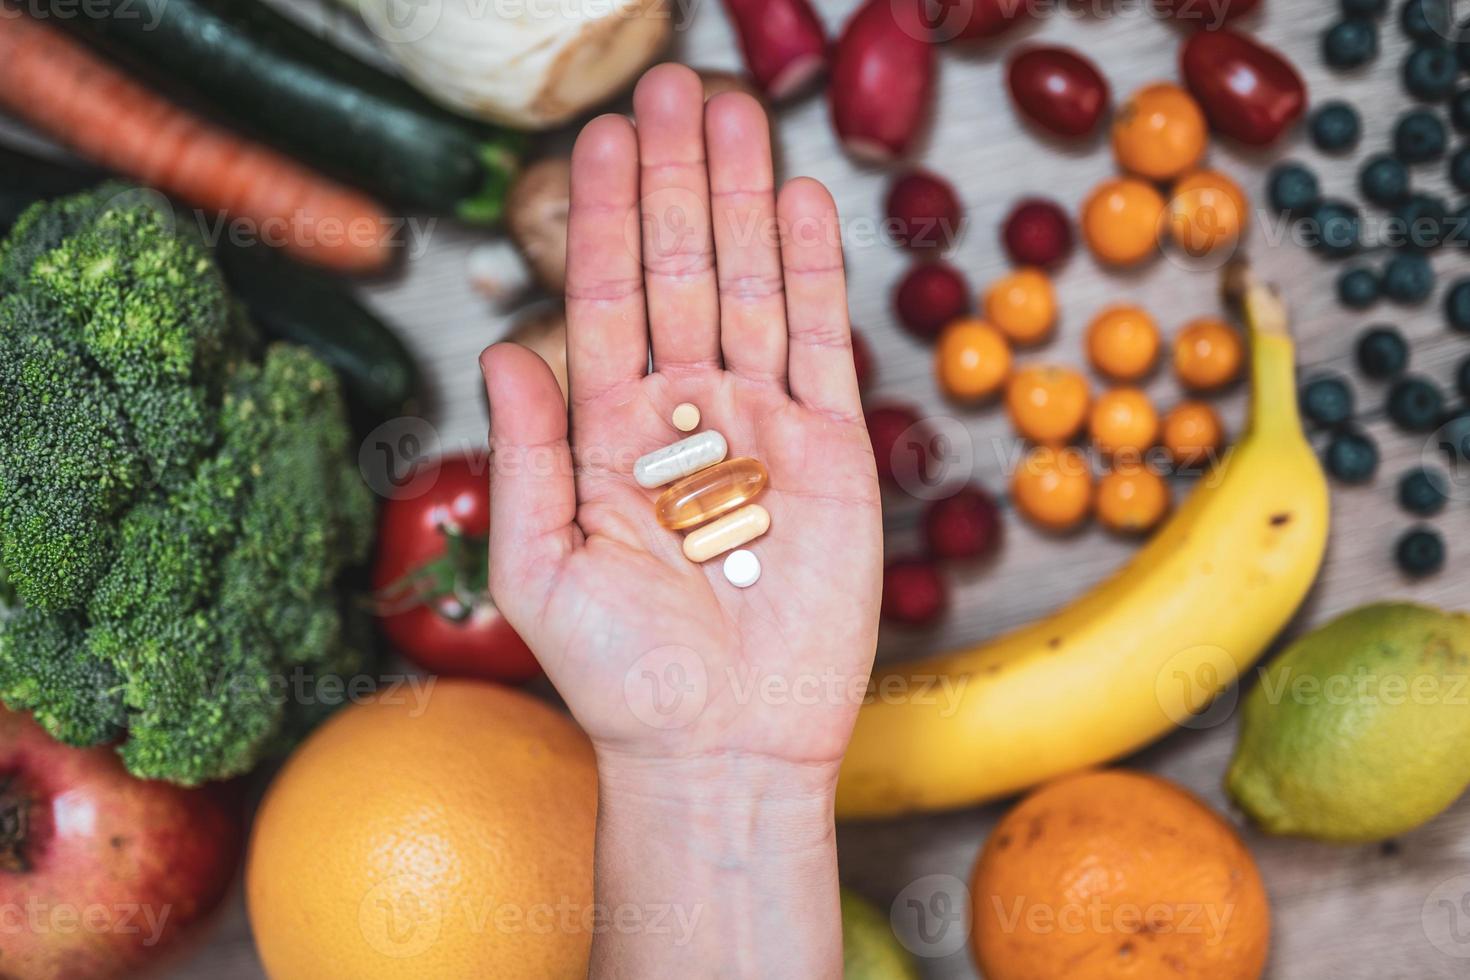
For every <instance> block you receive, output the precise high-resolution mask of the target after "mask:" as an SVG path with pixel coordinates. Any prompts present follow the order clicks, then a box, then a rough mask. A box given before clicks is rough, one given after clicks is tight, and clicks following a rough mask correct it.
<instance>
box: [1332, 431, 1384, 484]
mask: <svg viewBox="0 0 1470 980" xmlns="http://www.w3.org/2000/svg"><path fill="white" fill-rule="evenodd" d="M1324 465H1325V466H1326V467H1327V472H1328V473H1331V474H1332V475H1333V476H1335V477H1336V478H1337V479H1339V480H1341V481H1342V482H1343V483H1366V482H1367V481H1368V480H1371V479H1372V478H1373V473H1374V471H1375V470H1377V469H1378V447H1377V446H1376V445H1374V444H1373V440H1372V439H1369V438H1368V436H1367V434H1366V433H1363V432H1359V431H1357V430H1355V429H1339V430H1338V431H1337V432H1335V433H1333V435H1332V439H1331V440H1330V441H1329V442H1328V443H1327V452H1326V462H1325V463H1324Z"/></svg>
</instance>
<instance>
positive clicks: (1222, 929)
mask: <svg viewBox="0 0 1470 980" xmlns="http://www.w3.org/2000/svg"><path fill="white" fill-rule="evenodd" d="M970 907H971V909H972V915H973V917H974V930H973V931H972V932H971V935H970V941H971V944H972V948H973V949H974V952H975V958H976V959H977V960H978V961H979V964H980V971H981V972H982V973H984V974H985V977H986V978H987V980H1054V978H1061V977H1065V978H1067V980H1163V978H1169V980H1253V978H1255V977H1259V976H1260V975H1261V971H1262V970H1263V969H1264V968H1265V964H1266V950H1267V945H1268V943H1269V941H1270V935H1271V922H1270V906H1269V902H1268V901H1267V898H1266V890H1265V888H1264V887H1263V886H1262V884H1261V876H1260V872H1259V871H1258V870H1257V869H1256V865H1255V862H1254V861H1253V860H1252V859H1251V855H1250V852H1249V851H1248V850H1246V848H1245V845H1244V844H1243V843H1241V841H1240V838H1239V837H1237V836H1236V835H1235V832H1234V831H1233V830H1231V829H1230V826H1229V825H1228V824H1227V823H1226V822H1225V821H1224V820H1222V819H1220V817H1218V816H1216V815H1215V813H1213V812H1212V811H1211V810H1210V809H1209V808H1208V807H1207V806H1205V805H1204V804H1203V803H1201V802H1200V801H1199V800H1198V799H1196V798H1195V797H1194V796H1192V795H1191V794H1189V793H1187V792H1185V791H1184V790H1182V789H1180V788H1179V787H1178V786H1175V785H1174V784H1172V783H1170V782H1167V781H1166V780H1163V779H1159V778H1158V777H1156V776H1149V775H1144V774H1143V773H1134V772H1127V771H1123V770H1116V769H1115V770H1109V771H1105V772H1084V773H1079V774H1077V775H1074V776H1067V777H1065V778H1062V779H1059V780H1057V781H1056V782H1053V783H1050V784H1048V785H1046V786H1043V787H1042V788H1041V789H1038V790H1037V791H1036V792H1034V793H1032V794H1031V795H1030V796H1028V797H1026V799H1024V800H1022V801H1021V803H1020V804H1019V805H1017V806H1016V807H1014V808H1013V809H1012V810H1011V811H1010V812H1009V813H1007V814H1006V815H1005V816H1004V817H1002V818H1001V821H1000V823H999V824H997V825H996V827H995V829H994V830H993V831H991V834H990V837H989V839H988V840H986V842H985V848H984V850H983V851H982V852H981V854H980V859H979V861H978V862H977V863H976V865H975V873H974V876H973V878H972V879H971V902H970Z"/></svg>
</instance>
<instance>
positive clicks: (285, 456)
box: [0, 185, 373, 784]
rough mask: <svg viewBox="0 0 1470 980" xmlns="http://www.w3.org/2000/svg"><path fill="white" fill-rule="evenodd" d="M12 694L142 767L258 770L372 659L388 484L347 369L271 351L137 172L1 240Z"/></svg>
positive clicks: (0, 686) (0, 358)
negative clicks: (346, 385) (330, 679)
mask: <svg viewBox="0 0 1470 980" xmlns="http://www.w3.org/2000/svg"><path fill="white" fill-rule="evenodd" d="M0 286H4V287H5V288H6V289H7V290H8V293H7V295H6V296H5V298H4V299H3V300H0V568H3V571H4V581H5V583H6V588H7V590H8V591H10V592H12V593H13V594H14V596H15V598H16V599H17V600H18V602H19V606H20V608H18V609H15V610H12V611H10V612H9V613H7V614H6V615H5V616H4V617H3V619H0V700H3V701H4V702H5V703H7V704H9V705H10V706H11V707H15V708H22V709H28V710H30V711H32V712H33V713H34V714H35V716H36V718H37V719H38V720H39V721H40V722H41V723H42V724H43V725H44V726H45V727H46V728H47V729H48V731H50V732H51V734H52V735H53V736H55V737H56V738H58V739H60V740H62V741H65V742H68V743H71V744H77V745H90V744H96V743H98V742H102V741H107V740H111V739H116V738H122V744H121V746H120V752H121V754H122V757H123V760H124V762H125V763H126V764H127V766H128V768H129V769H130V770H131V771H132V772H134V773H135V774H137V775H139V776H144V777H147V778H161V779H168V780H171V781H174V782H178V783H185V784H193V783H198V782H201V781H204V780H208V779H217V778H225V777H228V776H232V775H236V774H238V773H242V772H245V771H247V770H248V769H250V768H251V767H252V766H253V765H254V764H255V763H256V762H257V761H259V760H260V758H261V757H262V756H263V754H265V753H266V752H268V751H271V750H273V749H275V748H279V747H280V746H281V745H282V743H283V742H284V741H285V740H286V735H287V733H293V732H297V731H299V730H300V729H301V727H302V725H301V716H302V715H304V714H307V713H311V712H314V711H315V710H316V707H317V706H316V705H314V704H312V705H305V706H303V705H296V704H293V703H292V701H291V698H290V693H291V687H290V685H289V684H287V683H286V681H287V680H288V679H289V677H290V675H291V672H293V671H298V670H299V671H304V672H306V673H307V674H308V675H312V676H316V677H320V676H322V675H326V674H345V673H351V672H353V671H356V670H359V669H361V667H362V656H361V654H360V652H359V651H361V650H363V649H364V647H363V646H362V645H360V644H358V643H355V642H353V641H352V640H350V639H349V638H348V629H347V626H346V619H347V617H348V615H349V607H348V605H347V600H346V596H345V592H344V590H343V588H342V587H341V579H342V577H343V573H344V571H345V570H346V569H349V568H351V567H353V566H356V565H358V564H360V563H361V562H362V561H363V560H364V559H365V557H366V554H367V551H368V548H369V544H370V540H369V535H370V533H371V529H372V516H373V515H372V502H371V498H370V496H369V494H368V492H367V490H366V488H365V487H364V486H363V484H362V481H361V479H360V478H359V477H358V476H357V474H356V470H355V467H354V465H353V464H352V460H351V458H350V455H349V452H348V447H349V444H350V439H351V435H350V431H349V429H348V426H347V423H346V420H345V413H344V410H343V405H342V399H341V394H340V391H339V388H338V383H337V379H336V377H335V375H333V374H332V372H331V370H330V369H328V368H327V367H326V366H325V365H324V364H322V363H321V362H320V361H319V360H317V359H316V358H315V357H314V356H313V355H312V354H311V353H309V352H308V351H306V350H304V349H301V348H296V347H291V346H287V345H274V346H271V347H270V348H268V349H266V350H265V351H263V352H259V351H257V350H256V343H255V336H254V334H253V331H252V330H251V329H250V328H249V326H248V324H247V323H246V322H245V320H244V318H243V317H242V316H241V315H240V313H239V311H238V308H237V307H236V306H235V305H234V304H233V303H232V301H231V299H230V297H229V295H228V293H227V291H226V290H225V288H224V286H223V284H222V281H221V279H220V277H219V273H218V271H217V270H216V268H215V266H214V262H213V260H212V258H211V256H210V254H209V253H208V251H207V250H206V249H205V248H204V247H203V245H202V244H200V243H199V242H198V241H197V240H195V239H193V238H191V237H189V236H188V235H187V234H184V233H181V232H180V231H179V230H178V229H177V228H175V227H174V226H173V224H172V222H170V221H168V220H164V219H163V218H162V217H161V216H160V214H159V212H158V211H157V210H156V209H154V208H151V207H149V206H147V202H146V199H145V200H142V201H140V199H138V198H137V197H136V196H132V195H129V194H127V193H126V192H125V191H122V190H121V189H120V188H119V187H117V186H115V185H114V186H110V187H104V188H99V189H98V190H96V191H93V192H90V193H88V194H83V195H78V196H77V197H73V198H69V199H66V200H63V201H59V202H54V203H49V204H41V205H37V206H36V207H34V208H32V209H31V210H30V211H29V212H27V214H26V215H25V216H24V217H23V218H22V219H21V221H20V222H19V223H18V224H17V225H16V227H15V229H14V230H13V232H12V234H11V236H10V238H9V239H8V240H6V242H5V243H4V244H3V245H0Z"/></svg>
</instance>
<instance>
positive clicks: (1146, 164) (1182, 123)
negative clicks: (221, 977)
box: [1113, 82, 1209, 180]
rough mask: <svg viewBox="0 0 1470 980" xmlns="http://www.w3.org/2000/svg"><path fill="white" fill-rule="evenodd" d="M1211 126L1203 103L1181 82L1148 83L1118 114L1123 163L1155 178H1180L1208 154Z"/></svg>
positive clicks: (1117, 149)
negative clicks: (1182, 86) (1206, 149)
mask: <svg viewBox="0 0 1470 980" xmlns="http://www.w3.org/2000/svg"><path fill="white" fill-rule="evenodd" d="M1208 132H1209V129H1208V126H1207V125H1206V124H1205V114H1204V113H1203V112H1201V111H1200V107H1199V103H1197V102H1195V101H1194V98H1193V97H1192V96H1190V94H1189V93H1188V92H1186V91H1184V89H1182V88H1180V87H1179V86H1178V85H1172V84H1170V83H1169V82H1155V83H1154V84H1152V85H1145V86H1144V87H1143V88H1141V89H1139V90H1138V91H1137V92H1134V93H1133V97H1132V98H1130V99H1129V100H1128V101H1127V102H1125V103H1123V107H1122V108H1121V109H1119V110H1118V115H1117V116H1116V117H1115V118H1114V119H1113V156H1114V157H1116V158H1117V160H1118V166H1120V167H1122V168H1123V169H1124V170H1126V171H1128V172H1129V173H1134V174H1137V175H1138V176H1140V177H1147V178H1148V179H1150V180H1169V179H1171V178H1174V177H1178V176H1179V175H1180V174H1182V173H1184V172H1185V171H1186V170H1189V169H1191V168H1193V167H1194V166H1195V164H1197V163H1199V161H1200V158H1201V157H1202V156H1204V155H1205V144H1206V142H1207V141H1208Z"/></svg>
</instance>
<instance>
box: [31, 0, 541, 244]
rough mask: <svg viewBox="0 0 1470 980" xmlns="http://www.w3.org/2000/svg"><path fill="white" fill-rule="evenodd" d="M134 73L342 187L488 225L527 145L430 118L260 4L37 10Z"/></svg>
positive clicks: (409, 91)
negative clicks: (341, 183)
mask: <svg viewBox="0 0 1470 980" xmlns="http://www.w3.org/2000/svg"><path fill="white" fill-rule="evenodd" d="M42 2H43V3H44V4H46V5H47V6H48V7H49V8H51V12H52V13H53V14H55V23H56V24H57V25H58V26H60V27H63V28H65V29H67V30H72V31H75V32H77V33H78V34H79V35H80V36H81V37H82V39H83V40H88V41H90V42H92V43H93V44H94V45H95V46H96V47H98V48H100V49H101V51H102V52H103V53H104V54H107V55H109V56H111V57H112V58H114V59H115V60H117V61H120V62H122V63H123V64H124V65H126V66H128V67H129V68H130V69H131V70H132V71H133V72H134V73H135V74H138V75H140V76H143V77H145V78H148V79H149V80H151V81H155V82H157V83H159V84H161V85H162V86H163V87H164V88H165V89H166V90H172V91H173V92H175V93H177V94H178V95H179V96H181V97H184V98H187V99H190V100H193V101H197V102H199V103H201V105H202V107H203V108H205V109H206V110H209V111H211V112H212V113H214V114H217V115H219V116H220V117H221V118H222V119H224V120H225V121H227V122H229V123H230V124H232V125H233V126H235V127H238V128H240V129H242V130H245V131H247V132H249V133H250V134H251V135H252V136H254V137H255V138H257V139H259V140H261V141H263V142H267V143H271V144H273V145H275V146H277V147H278V148H279V149H281V150H282V151H284V152H286V153H288V154H290V155H292V156H295V157H297V158H299V159H301V160H303V161H305V162H306V163H309V164H311V165H312V166H313V167H316V168H317V169H319V170H322V171H324V172H326V173H329V174H331V175H333V176H335V177H337V178H339V179H341V180H342V181H344V182H345V183H350V184H354V185H356V186H359V187H361V188H363V189H364V190H367V191H368V192H370V193H372V194H374V195H376V196H378V197H380V198H382V199H383V200H384V201H386V202H388V203H390V204H394V205H397V206H401V207H404V208H408V209H421V210H424V211H429V212H432V213H434V214H445V215H453V216H455V217H457V218H459V219H461V220H464V221H468V222H471V223H474V224H492V223H494V222H496V221H497V220H499V218H500V216H501V212H502V211H503V210H504V203H505V194H506V191H507V189H508V187H509V186H510V182H511V180H512V179H513V178H514V176H515V170H516V159H517V156H518V155H519V153H520V151H521V149H522V147H523V142H524V137H522V136H521V135H520V134H517V133H511V132H509V131H506V130H501V129H497V128H495V127H491V126H487V125H484V124H481V123H476V122H472V121H470V120H468V119H465V118H463V117H461V116H457V115H455V114H453V113H451V112H449V111H448V110H446V109H444V108H441V107H440V106H437V105H435V104H434V103H432V102H430V101H429V100H428V99H427V98H425V97H424V96H423V95H422V94H420V93H419V92H418V90H417V89H415V88H413V87H412V86H411V85H409V84H408V83H407V82H405V81H403V80H402V79H400V78H398V77H396V76H393V75H390V74H387V73H385V72H382V71H379V70H378V69H377V68H374V67H372V66H371V65H369V64H367V63H366V62H364V61H362V60H360V59H358V58H356V57H354V56H353V55H350V54H348V53H347V52H345V51H343V50H341V49H340V48H338V47H336V46H335V45H333V44H331V43H330V42H329V41H327V40H325V39H323V38H320V37H318V36H317V35H315V34H313V33H312V32H311V31H310V30H308V29H307V28H305V27H303V26H301V25H300V24H297V23H296V22H295V21H293V20H291V19H290V18H289V17H287V16H285V15H283V14H280V13H277V12H276V11H275V10H273V9H271V8H270V7H269V6H268V5H267V4H265V3H262V2H260V0H165V2H163V3H153V4H146V3H141V2H139V0H89V2H88V3H84V4H81V5H78V4H77V3H76V2H75V0H42Z"/></svg>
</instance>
